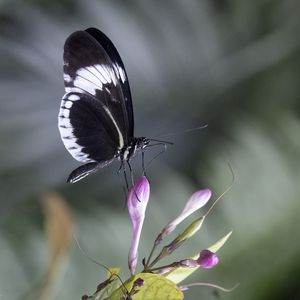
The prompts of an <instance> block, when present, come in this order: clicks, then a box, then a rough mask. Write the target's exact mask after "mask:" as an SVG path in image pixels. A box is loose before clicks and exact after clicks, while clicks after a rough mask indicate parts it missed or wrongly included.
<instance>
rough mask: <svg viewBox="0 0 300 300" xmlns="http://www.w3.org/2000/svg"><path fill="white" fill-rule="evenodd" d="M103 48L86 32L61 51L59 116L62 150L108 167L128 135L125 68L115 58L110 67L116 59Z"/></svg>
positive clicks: (130, 127)
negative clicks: (61, 69) (61, 90)
mask: <svg viewBox="0 0 300 300" xmlns="http://www.w3.org/2000/svg"><path fill="white" fill-rule="evenodd" d="M107 39H108V38H107ZM108 41H109V40H108ZM109 42H110V41H109ZM102 43H104V41H101V40H97V39H96V38H95V37H93V36H92V35H91V34H90V33H88V32H86V31H77V32H75V33H73V34H72V35H71V36H70V37H69V38H68V39H67V41H66V43H65V47H64V82H65V89H66V92H67V93H66V94H65V95H64V97H63V99H62V103H61V108H60V112H59V129H60V133H61V137H62V140H63V142H64V144H65V147H66V148H67V149H68V151H69V152H70V153H71V154H72V156H73V157H74V158H75V159H77V160H79V161H81V162H93V161H97V162H103V161H110V160H111V159H113V158H114V157H115V156H116V155H117V154H118V151H119V150H120V149H121V148H122V147H123V146H124V145H127V143H128V141H129V139H130V138H131V137H132V134H133V114H132V103H131V96H130V90H129V85H128V81H127V77H126V73H125V70H124V66H123V64H122V62H121V59H120V58H119V59H117V60H115V61H113V57H114V56H116V54H117V56H118V57H119V55H118V53H117V50H116V49H115V48H114V47H113V51H112V53H108V52H109V51H110V50H109V49H110V48H111V45H112V43H111V42H110V43H111V45H110V46H109V47H107V43H106V44H105V45H106V46H104V47H103V46H102ZM125 78H126V80H125ZM124 93H125V94H126V95H125V96H124ZM125 97H126V99H127V100H126V101H127V102H126V101H125ZM125 102H126V103H125Z"/></svg>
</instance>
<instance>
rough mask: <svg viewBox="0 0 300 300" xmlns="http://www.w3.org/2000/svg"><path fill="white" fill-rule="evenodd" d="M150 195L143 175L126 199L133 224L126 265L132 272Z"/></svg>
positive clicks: (147, 182) (146, 180)
mask: <svg viewBox="0 0 300 300" xmlns="http://www.w3.org/2000/svg"><path fill="white" fill-rule="evenodd" d="M149 196H150V184H149V181H148V179H147V178H146V177H145V176H143V177H141V178H140V179H139V180H138V181H137V182H136V183H135V185H134V186H133V187H132V188H131V189H130V191H129V194H128V199H127V207H128V212H129V215H130V218H131V222H132V225H133V238H132V243H131V247H130V251H129V255H128V266H129V269H130V271H131V273H132V274H133V273H134V271H135V269H136V265H137V259H138V246H139V241H140V236H141V231H142V227H143V223H144V219H145V212H146V208H147V204H148V201H149Z"/></svg>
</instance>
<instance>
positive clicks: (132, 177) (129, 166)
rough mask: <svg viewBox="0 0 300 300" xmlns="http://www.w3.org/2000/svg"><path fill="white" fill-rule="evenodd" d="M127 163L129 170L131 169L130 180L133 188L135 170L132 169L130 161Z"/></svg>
mask: <svg viewBox="0 0 300 300" xmlns="http://www.w3.org/2000/svg"><path fill="white" fill-rule="evenodd" d="M126 162H127V165H128V168H129V171H130V178H131V185H132V186H133V185H134V176H133V175H134V174H133V170H132V168H131V165H130V163H129V160H126Z"/></svg>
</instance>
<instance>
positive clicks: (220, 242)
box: [207, 230, 232, 253]
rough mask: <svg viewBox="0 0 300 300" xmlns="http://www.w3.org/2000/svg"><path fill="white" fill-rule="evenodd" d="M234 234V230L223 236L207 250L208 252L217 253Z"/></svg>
mask: <svg viewBox="0 0 300 300" xmlns="http://www.w3.org/2000/svg"><path fill="white" fill-rule="evenodd" d="M231 234H232V230H231V231H229V232H228V233H227V234H226V235H225V236H223V237H222V238H221V239H219V240H218V241H217V242H216V243H214V244H213V245H211V246H210V247H208V248H207V250H209V251H211V252H214V253H216V252H217V251H218V250H219V249H221V248H222V247H223V245H224V244H225V243H226V241H227V240H228V239H229V237H230V236H231Z"/></svg>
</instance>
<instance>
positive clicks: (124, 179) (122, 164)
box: [117, 161, 128, 205]
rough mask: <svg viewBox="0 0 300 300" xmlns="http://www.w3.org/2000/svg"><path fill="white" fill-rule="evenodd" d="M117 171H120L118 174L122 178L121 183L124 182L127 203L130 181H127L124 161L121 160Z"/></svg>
mask: <svg viewBox="0 0 300 300" xmlns="http://www.w3.org/2000/svg"><path fill="white" fill-rule="evenodd" d="M122 169H123V172H124V176H121V170H122ZM117 173H118V176H119V178H120V181H121V184H122V187H123V191H124V195H125V205H126V201H127V194H128V181H127V176H126V170H125V165H124V161H122V162H121V165H120V167H119V169H118V171H117Z"/></svg>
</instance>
